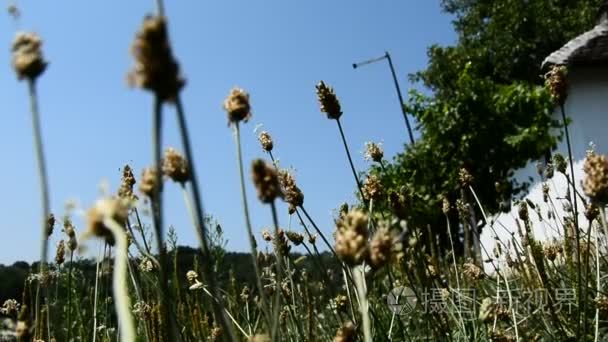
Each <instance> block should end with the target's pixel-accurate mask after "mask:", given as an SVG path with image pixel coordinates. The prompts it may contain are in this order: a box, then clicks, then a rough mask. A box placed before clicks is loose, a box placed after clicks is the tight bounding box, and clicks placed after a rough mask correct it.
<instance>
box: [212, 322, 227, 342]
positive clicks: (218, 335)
mask: <svg viewBox="0 0 608 342" xmlns="http://www.w3.org/2000/svg"><path fill="white" fill-rule="evenodd" d="M223 335H224V331H223V330H222V328H220V327H218V326H214V327H213V328H212V329H211V336H210V337H211V339H210V341H212V342H219V341H221V340H222V336H223Z"/></svg>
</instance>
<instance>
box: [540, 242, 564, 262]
mask: <svg viewBox="0 0 608 342" xmlns="http://www.w3.org/2000/svg"><path fill="white" fill-rule="evenodd" d="M563 251H564V248H563V247H562V245H561V244H559V243H557V242H552V243H548V244H545V246H544V248H543V254H544V255H545V258H547V260H549V261H551V262H553V261H555V259H556V258H557V256H558V255H559V254H561V253H562V252H563Z"/></svg>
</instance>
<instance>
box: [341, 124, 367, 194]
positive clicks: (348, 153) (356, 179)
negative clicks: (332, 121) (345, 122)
mask: <svg viewBox="0 0 608 342" xmlns="http://www.w3.org/2000/svg"><path fill="white" fill-rule="evenodd" d="M336 122H337V123H338V129H339V130H340V137H342V143H343V144H344V150H345V151H346V156H347V157H348V162H349V163H350V169H351V170H352V172H353V176H354V177H355V181H356V182H357V188H358V189H359V195H361V199H362V200H364V199H365V196H363V190H362V188H361V181H360V180H359V175H357V170H356V169H355V164H354V163H353V158H352V157H351V156H350V150H349V149H348V144H347V143H346V137H345V136H344V130H343V129H342V124H341V123H340V119H336Z"/></svg>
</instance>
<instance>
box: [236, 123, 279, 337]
mask: <svg viewBox="0 0 608 342" xmlns="http://www.w3.org/2000/svg"><path fill="white" fill-rule="evenodd" d="M233 127H234V143H235V145H236V158H237V164H238V169H239V183H240V187H241V200H242V204H243V215H244V216H245V227H246V228H247V236H248V237H249V247H250V248H251V262H252V263H253V271H254V273H255V280H256V285H257V287H258V292H259V293H260V298H261V300H262V310H263V313H264V317H265V318H266V323H267V324H268V329H271V327H272V321H271V320H270V317H271V316H270V307H269V305H268V299H267V298H266V293H265V292H264V287H263V285H262V276H261V273H260V268H259V267H258V261H257V256H258V250H257V244H256V242H255V237H254V235H253V228H252V226H251V217H250V216H249V205H248V202H247V191H246V188H245V171H244V167H243V153H242V150H241V130H240V124H239V123H238V122H235V123H234V126H233ZM270 157H271V158H272V160H273V162H274V157H273V156H272V154H271V155H270ZM275 165H276V164H275Z"/></svg>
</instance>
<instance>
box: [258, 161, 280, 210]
mask: <svg viewBox="0 0 608 342" xmlns="http://www.w3.org/2000/svg"><path fill="white" fill-rule="evenodd" d="M251 176H252V178H253V184H254V185H255V187H256V189H257V192H258V198H259V199H260V201H262V202H263V203H271V202H272V201H274V200H275V198H277V197H283V193H282V192H281V187H280V185H279V177H278V174H277V170H276V168H275V167H274V166H271V165H269V164H268V163H266V162H265V161H263V160H262V159H256V160H254V161H253V163H252V164H251Z"/></svg>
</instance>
